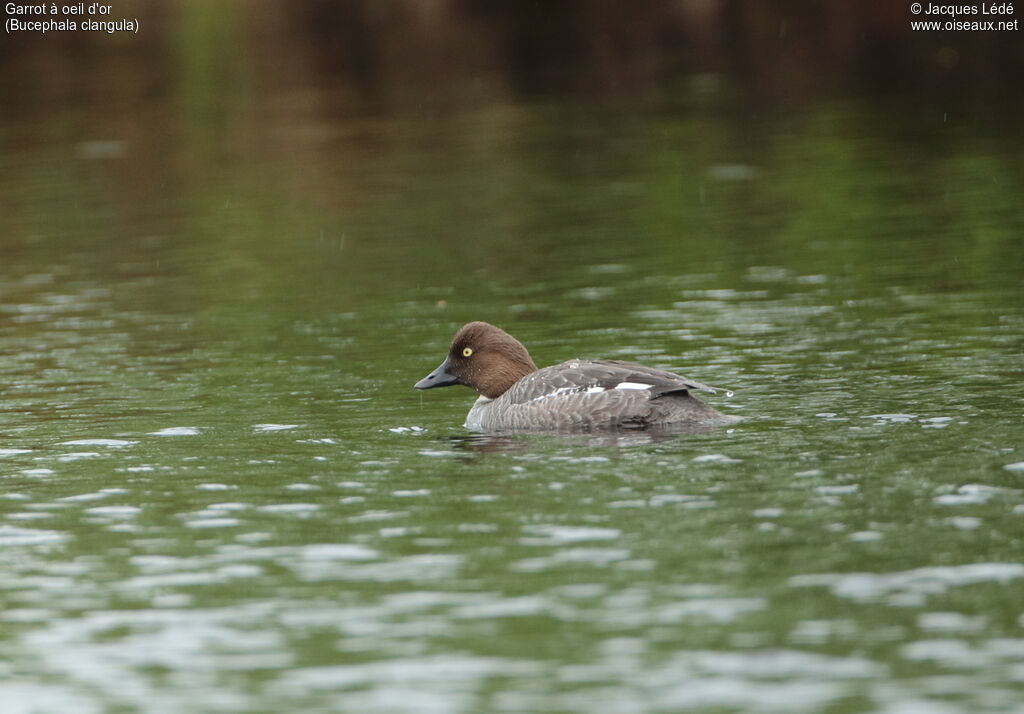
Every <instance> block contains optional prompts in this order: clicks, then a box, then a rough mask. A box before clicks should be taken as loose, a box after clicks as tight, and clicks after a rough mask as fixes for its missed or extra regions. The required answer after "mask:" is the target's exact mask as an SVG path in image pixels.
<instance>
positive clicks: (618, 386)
mask: <svg viewBox="0 0 1024 714" xmlns="http://www.w3.org/2000/svg"><path fill="white" fill-rule="evenodd" d="M653 386H654V385H653V384H640V383H639V382H619V383H618V384H616V385H615V389H650V388H651V387H653Z"/></svg>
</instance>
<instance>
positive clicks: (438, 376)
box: [412, 360, 459, 389]
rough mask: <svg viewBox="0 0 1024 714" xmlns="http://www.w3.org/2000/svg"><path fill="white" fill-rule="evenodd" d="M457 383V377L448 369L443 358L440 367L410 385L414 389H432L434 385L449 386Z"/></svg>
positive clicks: (446, 362)
mask: <svg viewBox="0 0 1024 714" xmlns="http://www.w3.org/2000/svg"><path fill="white" fill-rule="evenodd" d="M458 383H459V378H458V377H456V376H455V375H454V374H452V373H451V372H449V371H448V360H445V361H444V362H442V363H441V366H440V367H438V368H437V369H435V370H434V371H433V372H431V373H430V374H428V375H427V376H426V377H424V378H423V379H421V380H420V381H418V382H416V384H414V385H412V386H413V387H415V388H416V389H433V388H434V387H450V386H451V385H453V384H458Z"/></svg>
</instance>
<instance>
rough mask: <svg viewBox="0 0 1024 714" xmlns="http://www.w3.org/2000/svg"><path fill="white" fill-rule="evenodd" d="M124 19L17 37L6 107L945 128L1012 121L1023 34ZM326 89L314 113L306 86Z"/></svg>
mask: <svg viewBox="0 0 1024 714" xmlns="http://www.w3.org/2000/svg"><path fill="white" fill-rule="evenodd" d="M112 16H113V17H117V16H120V17H128V18H138V19H139V21H140V23H141V29H140V31H139V32H138V33H137V34H134V35H131V34H127V33H118V34H116V35H114V36H110V35H107V34H104V33H83V32H63V33H61V32H54V33H48V34H47V35H45V36H42V35H39V34H37V33H32V34H29V33H24V32H23V33H15V34H13V35H8V36H7V37H6V38H5V40H4V42H3V43H2V44H0V59H2V62H3V64H2V70H0V72H2V82H3V84H2V89H3V96H4V102H3V106H2V111H3V112H4V113H10V112H39V111H42V112H45V111H51V110H53V109H54V108H64V107H74V106H81V105H83V104H88V103H90V102H108V103H110V104H111V106H112V108H115V109H116V110H117V111H118V112H128V113H130V112H132V111H136V110H138V108H139V107H141V106H147V105H149V104H150V103H151V102H152V101H153V99H154V98H159V97H167V96H170V95H173V94H175V93H176V92H179V91H182V90H186V91H188V92H201V91H202V89H203V88H202V86H196V84H193V83H192V82H191V80H194V79H195V74H196V73H197V72H198V73H202V70H204V69H205V70H207V71H208V72H209V75H208V76H207V79H206V81H207V83H208V85H207V86H208V87H209V88H211V89H212V88H217V89H219V90H223V89H224V83H229V84H231V85H232V87H231V91H233V92H244V91H246V90H247V87H246V85H247V84H249V83H258V84H260V85H269V87H273V88H275V89H277V90H280V91H283V92H285V96H286V99H283V100H282V103H281V105H279V106H275V107H273V108H272V110H273V111H276V112H289V111H291V112H297V113H301V112H307V111H317V112H325V113H328V114H329V113H331V112H344V113H361V112H388V111H395V110H399V109H400V110H407V111H420V112H423V113H430V112H437V111H446V110H450V109H452V108H453V107H463V106H467V105H470V106H471V105H474V104H480V103H486V102H487V101H488V100H489V99H492V98H494V97H495V96H506V95H513V97H515V98H522V97H543V96H545V95H558V96H564V95H565V94H567V93H569V94H575V95H585V96H601V95H633V96H635V97H636V98H637V101H638V102H643V103H645V104H646V105H648V106H649V105H651V104H655V105H657V104H659V103H665V102H680V101H684V102H685V101H694V102H697V101H702V100H703V101H706V100H708V99H709V98H715V99H716V100H718V101H729V100H732V101H737V102H743V103H744V104H745V105H746V106H747V107H748V108H749V110H750V111H771V110H773V109H779V108H782V109H787V108H792V105H794V104H799V103H800V102H801V101H805V100H807V99H820V98H822V97H842V96H856V97H865V96H870V97H879V98H886V99H890V100H903V102H904V103H905V104H906V105H907V106H910V107H917V108H923V109H926V110H934V109H941V110H942V111H943V113H944V114H945V115H946V118H947V121H948V120H949V119H950V118H952V117H953V116H957V115H960V116H962V115H964V114H978V113H986V114H987V113H996V114H1002V113H1006V112H1016V110H1017V109H1018V107H1019V105H1020V102H1021V92H1020V89H1021V70H1022V69H1024V67H1022V58H1024V51H1022V47H1024V43H1022V42H1021V35H1020V33H1019V32H1012V31H1006V32H914V31H911V29H910V21H911V20H912V19H915V16H913V15H911V13H910V10H909V3H905V2H902V0H901V1H900V2H892V1H891V0H867V1H864V2H858V1H855V0H831V1H824V2H798V1H792V2H754V1H739V0H637V1H636V2H629V3H623V2H615V1H613V0H574V1H561V2H513V1H512V0H504V1H500V0H491V1H487V2H471V1H469V0H345V1H343V2H330V1H328V0H302V1H300V2H286V3H284V2H268V1H254V2H218V3H207V2H199V1H196V0H182V1H180V2H160V3H153V2H137V1H133V0H128V1H122V2H118V3H116V4H115V6H114V10H113V15H112ZM921 17H923V16H921ZM916 19H920V17H918V18H916ZM326 80H329V82H330V87H331V92H330V93H329V95H327V96H323V95H322V94H318V96H317V98H316V103H317V106H316V107H315V108H314V107H311V106H310V103H311V102H312V101H313V99H312V98H311V97H310V96H308V95H305V94H304V93H303V88H304V87H306V86H314V87H317V88H320V87H322V86H323V85H324V82H325V81H326ZM680 85H682V86H680ZM266 88H267V87H266V86H264V87H260V88H259V89H263V90H265V89H266ZM249 89H251V90H253V91H255V89H257V88H251V87H250V88H249ZM681 90H685V91H681ZM210 101H211V102H213V100H212V99H211V100H210ZM260 109H261V111H267V110H270V109H271V108H268V107H261V108H260Z"/></svg>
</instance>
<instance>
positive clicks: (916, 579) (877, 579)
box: [789, 563, 1024, 604]
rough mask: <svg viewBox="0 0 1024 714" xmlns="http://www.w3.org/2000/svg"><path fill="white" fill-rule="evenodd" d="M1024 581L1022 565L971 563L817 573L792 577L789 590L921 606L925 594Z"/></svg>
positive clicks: (1023, 567)
mask: <svg viewBox="0 0 1024 714" xmlns="http://www.w3.org/2000/svg"><path fill="white" fill-rule="evenodd" d="M1020 578H1024V564H1022V563H971V564H969V565H951V566H935V567H927V568H916V569H914V570H904V571H899V572H894V573H820V574H805V575H794V576H792V577H791V578H790V579H789V585H790V586H791V587H827V588H829V589H830V590H831V591H832V593H833V594H834V595H836V596H838V597H843V598H849V599H851V600H856V601H860V602H871V601H874V600H879V599H881V598H885V597H890V598H893V597H895V598H896V599H898V600H899V601H901V602H902V603H904V604H913V603H917V604H922V603H923V602H924V600H925V598H926V597H927V596H929V595H938V594H942V593H944V592H946V591H947V590H949V589H950V588H953V587H960V586H963V585H973V584H976V583H1002V584H1005V583H1008V582H1009V581H1011V580H1017V579H1020Z"/></svg>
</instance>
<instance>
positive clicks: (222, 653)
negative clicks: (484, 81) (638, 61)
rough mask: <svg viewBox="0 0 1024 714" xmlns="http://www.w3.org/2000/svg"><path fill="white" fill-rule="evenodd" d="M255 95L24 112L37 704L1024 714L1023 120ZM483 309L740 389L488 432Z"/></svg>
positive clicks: (123, 708) (852, 106)
mask: <svg viewBox="0 0 1024 714" xmlns="http://www.w3.org/2000/svg"><path fill="white" fill-rule="evenodd" d="M235 91H236V92H239V93H241V94H242V95H243V96H242V97H239V96H228V97H227V98H226V99H225V101H226V102H228V104H227V105H226V106H227V107H229V109H224V110H217V109H215V108H214V107H213V106H212V105H211V106H205V105H202V104H201V103H200V104H199V105H196V104H195V103H194V102H193V103H189V101H188V97H189V95H187V94H185V95H183V96H184V99H182V98H179V100H181V101H182V102H183V103H182V104H181V105H175V106H158V107H156V108H155V109H154V110H153V116H164V114H162V113H161V112H168V113H169V115H172V116H174V117H175V118H174V119H173V120H171V119H167V120H165V121H162V122H161V121H154V122H152V123H149V124H147V125H146V128H145V129H144V130H138V131H136V132H130V131H125V130H123V129H119V128H118V126H119V125H118V124H117V122H116V118H115V117H114V116H113V115H112V112H110V110H109V108H104V107H99V106H96V107H93V108H91V109H88V110H86V111H84V112H79V111H78V110H76V111H68V112H64V113H57V114H56V115H48V116H46V117H45V118H44V117H40V116H36V115H33V114H32V113H31V112H29V113H28V114H26V115H22V116H8V118H7V120H6V122H5V123H4V125H3V132H4V137H5V139H4V140H5V143H6V145H7V150H6V151H5V152H4V153H3V155H2V157H0V186H2V189H3V190H2V195H0V210H2V215H3V218H4V220H3V224H4V228H3V237H2V240H0V385H2V387H0V478H2V484H0V545H2V548H0V701H2V702H3V705H2V707H0V709H2V710H3V711H4V712H5V714H6V713H8V712H15V713H17V714H50V713H51V712H54V713H55V712H60V713H61V714H66V713H68V712H74V713H75V714H77V713H79V712H82V713H86V714H91V713H94V712H95V713H97V714H99V713H106V712H110V713H112V714H115V713H116V714H121V713H128V712H146V713H147V714H151V713H156V714H160V713H163V712H185V711H187V712H254V713H255V712H260V713H262V712H266V713H268V714H269V713H272V712H273V713H277V712H287V711H292V712H297V711H303V712H328V711H359V712H439V713H447V712H466V713H467V714H471V713H478V712H559V713H560V712H580V711H587V712H597V711H600V712H613V713H622V714H633V713H637V714H639V713H643V712H682V711H686V712H835V713H840V712H843V713H845V712H887V713H897V712H898V713H908V712H920V711H928V712H940V713H942V714H946V713H954V712H965V713H966V712H971V713H975V712H1008V711H1018V712H1019V711H1024V709H1022V708H1021V707H1022V705H1021V703H1020V702H1021V701H1022V700H1024V686H1022V682H1024V598H1022V597H1021V593H1022V592H1024V591H1022V587H1024V557H1022V548H1024V466H1022V462H1024V443H1022V439H1021V434H1022V429H1021V421H1022V416H1024V407H1022V404H1024V387H1022V381H1024V380H1022V376H1024V369H1022V368H1024V365H1022V360H1021V355H1022V347H1024V300H1022V295H1024V292H1022V287H1024V286H1022V276H1024V240H1022V235H1024V214H1022V212H1021V209H1020V196H1021V195H1022V193H1024V186H1022V183H1024V181H1022V178H1024V176H1022V171H1021V166H1022V165H1024V164H1022V162H1021V158H1022V157H1024V151H1022V145H1021V142H1020V137H1019V132H1016V133H1010V132H1007V133H1002V132H1000V131H999V130H998V129H994V128H993V127H991V126H988V125H984V124H983V123H980V122H979V123H978V124H972V123H970V122H963V121H961V122H960V123H955V122H949V123H943V121H942V118H941V112H939V113H933V114H927V115H926V116H927V120H923V119H922V117H921V116H914V117H904V116H901V114H900V112H898V111H894V110H893V109H892V108H891V107H884V106H877V105H872V104H870V103H866V102H865V103H860V102H854V101H844V102H839V101H826V100H821V101H819V102H814V103H811V104H810V105H808V106H804V107H802V108H801V110H800V111H799V112H794V113H793V114H785V115H782V116H775V115H768V116H764V115H749V114H740V115H732V114H729V115H723V114H722V113H721V112H720V111H718V110H716V109H713V108H709V109H706V110H694V111H689V110H687V111H682V110H678V111H677V110H674V109H672V108H671V106H667V107H666V106H665V105H661V104H659V105H656V106H655V107H641V108H639V109H638V108H635V107H632V106H629V105H628V104H627V105H626V106H620V105H617V104H615V103H610V104H609V103H607V102H588V101H585V100H579V99H576V100H564V101H552V100H549V99H535V100H516V101H513V100H509V99H505V100H494V101H490V102H486V103H485V104H484V106H471V107H466V108H462V109H456V110H451V111H448V112H443V113H440V114H436V113H434V114H429V115H426V114H419V113H417V112H415V111H413V112H409V113H404V112H397V113H385V114H382V115H379V116H377V115H372V116H358V117H337V116H334V117H331V119H330V121H326V120H321V119H318V118H311V117H306V118H305V119H302V120H297V119H295V118H292V119H291V120H290V121H289V122H288V123H286V124H282V123H280V122H278V123H275V122H276V121H277V120H275V117H274V115H273V113H272V112H267V113H265V112H262V111H254V112H251V111H244V110H240V109H237V107H238V106H242V107H247V106H249V105H248V104H246V102H255V101H256V100H253V99H252V98H250V97H249V96H248V95H247V94H245V93H246V92H256V91H258V89H256V88H252V87H248V86H246V85H245V84H244V83H243V84H242V85H241V87H240V88H236V89H235ZM327 91H328V90H327V89H325V90H324V92H325V93H327ZM257 106H262V105H259V104H258V103H257ZM231 107H236V109H234V110H232V109H230V108H231ZM174 111H178V114H174V113H173V112H174ZM217 111H223V112H224V115H218V114H216V112H217ZM232 111H234V112H235V113H231V112H232ZM211 112H214V116H213V117H212V118H211V116H209V115H210V113H211ZM111 126H113V128H110V127H111ZM97 127H105V128H104V129H98V128H97ZM99 140H104V141H110V140H114V143H112V144H109V143H108V144H102V143H101V144H96V143H88V142H96V141H99ZM474 319H483V320H487V321H490V322H493V323H495V324H498V325H500V326H502V327H504V328H505V329H507V330H509V331H510V332H512V333H513V334H514V335H516V336H517V337H519V338H520V339H521V340H522V341H523V342H524V343H525V344H526V345H527V346H528V347H529V348H530V351H531V353H532V354H533V356H534V358H535V359H536V361H537V362H538V364H541V365H546V364H552V363H555V362H558V361H562V360H565V359H569V358H573V357H591V358H599V357H608V358H618V359H629V360H635V361H640V362H643V363H646V364H650V365H653V366H657V367H663V368H668V369H673V370H677V371H679V372H681V373H683V374H685V375H687V376H689V377H691V378H694V379H697V380H700V381H702V382H706V383H708V384H714V385H720V386H723V387H727V388H731V389H734V390H735V392H736V394H735V396H734V397H732V398H731V399H726V398H724V397H714V396H712V397H709V401H711V402H712V403H713V404H714V405H715V406H716V407H718V408H720V409H722V410H723V411H726V412H728V413H733V414H740V415H743V416H745V417H748V418H747V419H746V420H745V421H744V422H743V423H741V424H740V425H738V426H736V427H733V428H728V429H722V430H718V431H714V432H711V433H709V434H702V435H691V436H679V437H675V438H666V439H654V438H646V437H644V436H643V435H628V436H623V437H620V438H615V437H609V436H593V437H588V436H575V437H554V436H529V437H510V438H503V439H488V438H481V437H476V436H472V435H470V434H468V433H467V432H465V431H464V430H463V429H462V428H461V424H462V421H463V419H464V416H465V413H466V411H467V410H468V409H469V406H470V404H471V402H472V400H473V398H474V396H475V395H473V394H471V393H470V392H469V391H468V390H465V389H463V388H458V387H457V388H451V389H445V390H434V391H430V392H426V393H419V392H415V391H413V389H412V383H413V382H414V381H416V380H417V379H419V378H420V377H422V376H424V375H425V374H426V373H427V372H428V371H430V370H431V369H432V368H433V367H435V366H436V365H437V363H438V362H439V361H440V360H441V359H442V357H443V356H444V353H445V350H446V349H447V344H448V341H449V339H450V337H451V335H452V333H453V332H454V331H455V329H456V328H457V327H458V326H459V325H461V324H462V323H463V322H466V321H469V320H474Z"/></svg>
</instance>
